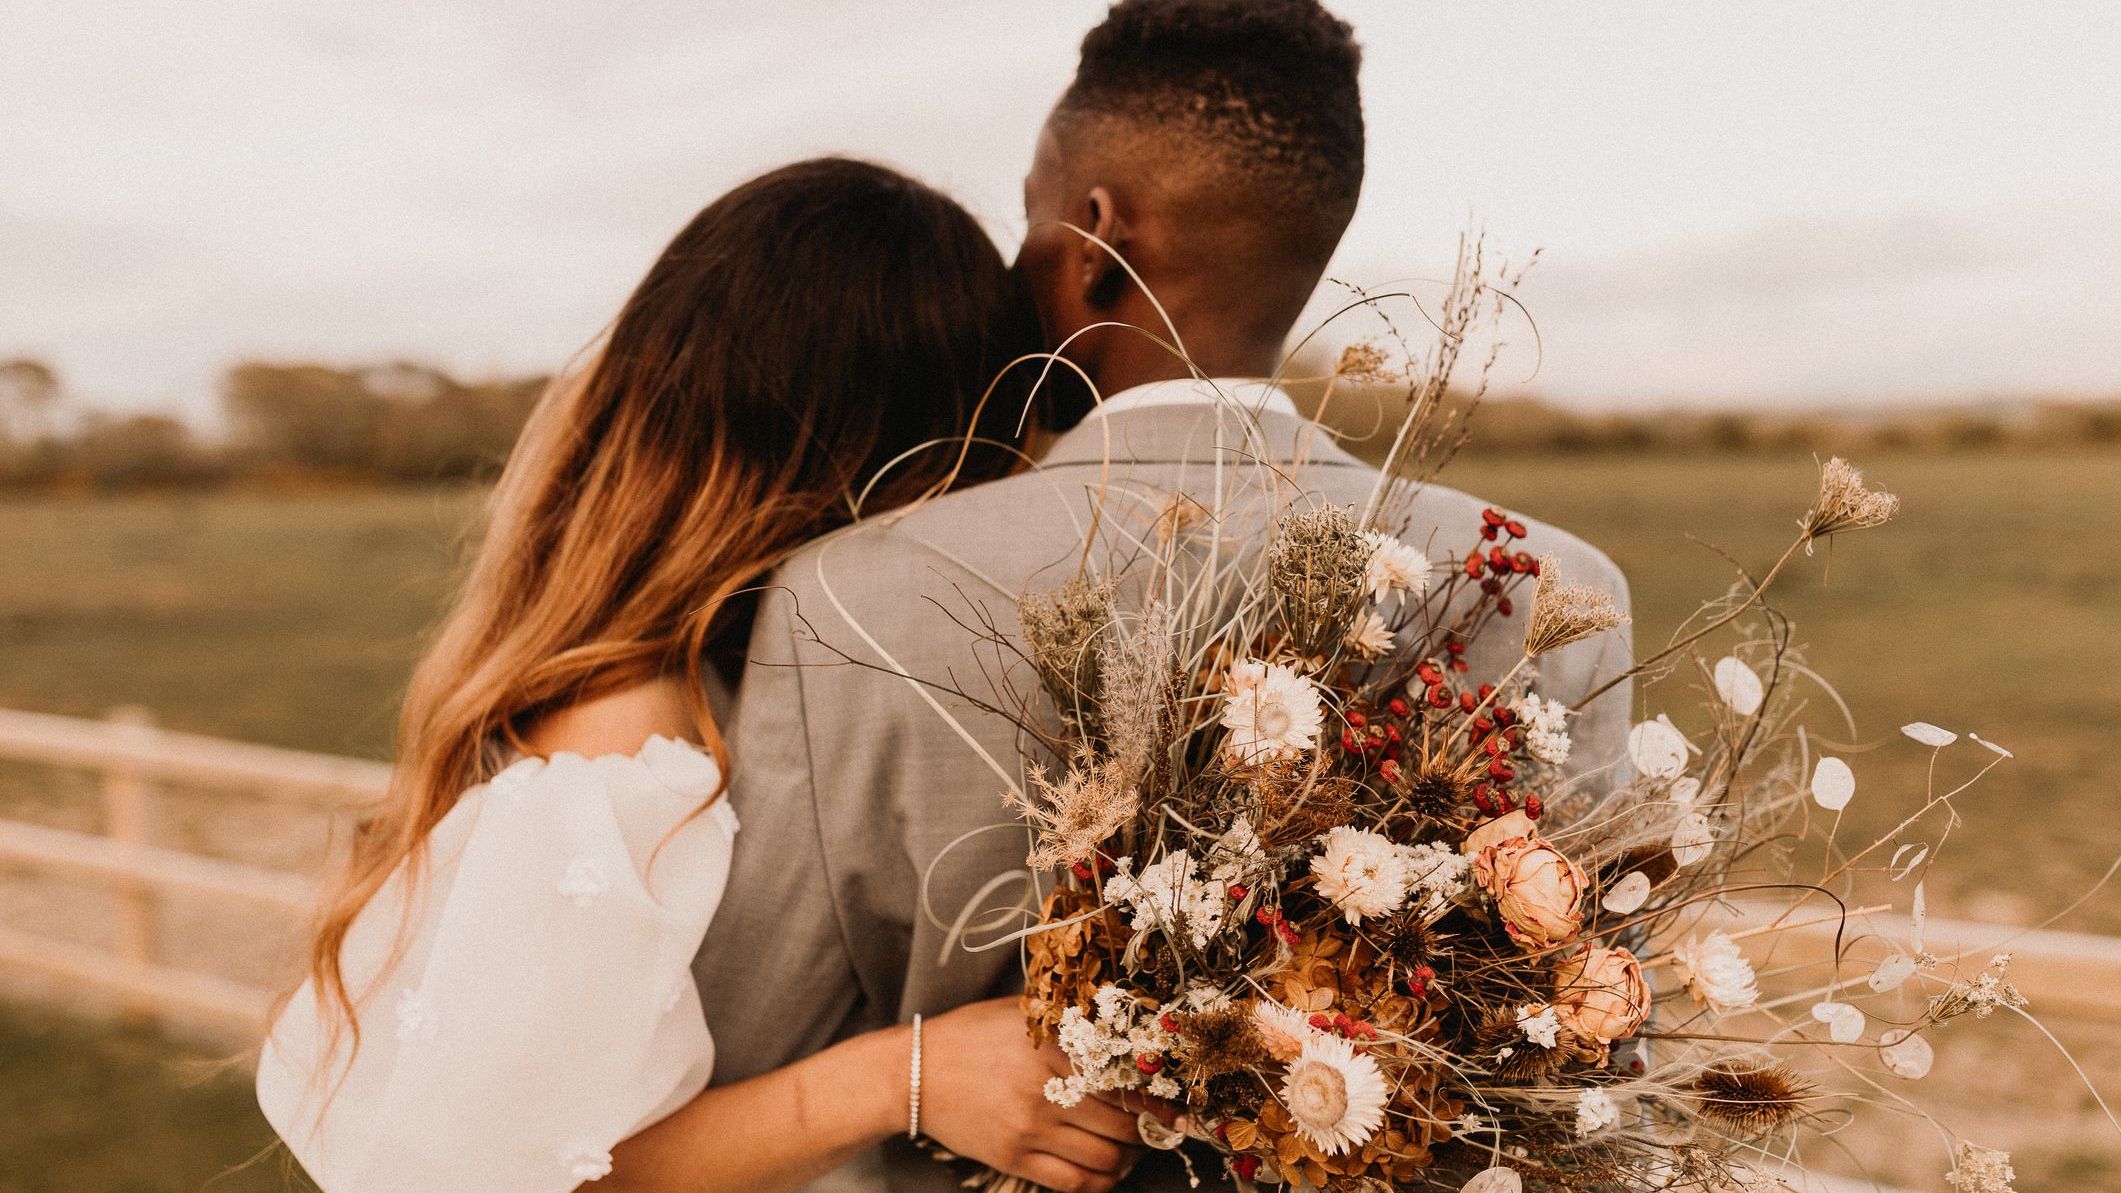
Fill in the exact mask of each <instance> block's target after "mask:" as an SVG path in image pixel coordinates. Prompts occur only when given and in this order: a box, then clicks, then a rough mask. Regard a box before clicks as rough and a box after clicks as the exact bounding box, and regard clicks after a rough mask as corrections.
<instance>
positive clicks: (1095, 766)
mask: <svg viewBox="0 0 2121 1193" xmlns="http://www.w3.org/2000/svg"><path fill="white" fill-rule="evenodd" d="M1026 786H1027V787H1028V788H1029V789H1030V791H1029V794H1019V793H1017V792H1014V791H1010V792H1007V793H1005V797H1004V798H1006V799H1007V800H1008V801H1009V803H1010V804H1011V805H1013V806H1014V807H1015V808H1016V809H1017V810H1018V811H1020V812H1022V813H1023V814H1024V818H1025V819H1026V820H1029V821H1030V822H1031V823H1032V824H1033V825H1034V826H1035V827H1036V828H1037V829H1038V840H1037V842H1036V843H1035V844H1034V846H1033V847H1032V850H1031V856H1030V857H1028V858H1026V859H1024V864H1025V865H1027V866H1030V867H1031V868H1032V869H1033V870H1039V871H1044V870H1051V869H1053V868H1054V867H1055V866H1069V865H1074V864H1075V863H1076V862H1081V861H1088V860H1089V858H1090V856H1091V855H1092V854H1094V853H1096V852H1097V847H1098V846H1099V845H1102V844H1104V843H1105V840H1106V838H1108V837H1110V836H1111V835H1112V834H1113V833H1116V832H1118V831H1119V829H1120V826H1121V825H1123V824H1125V823H1127V821H1129V820H1131V819H1133V818H1134V813H1135V812H1137V811H1139V810H1140V808H1141V793H1140V792H1139V791H1138V790H1136V789H1135V787H1134V786H1133V784H1131V783H1128V782H1127V781H1126V776H1125V775H1123V774H1122V773H1121V772H1120V769H1119V767H1118V765H1117V764H1116V763H1115V762H1114V761H1113V760H1112V759H1109V758H1106V759H1100V760H1097V761H1089V760H1083V761H1079V762H1077V763H1076V764H1075V765H1073V766H1070V767H1069V768H1068V773H1067V774H1066V775H1063V776H1062V777H1061V779H1060V781H1059V782H1055V781H1053V780H1052V779H1049V778H1047V777H1046V769H1045V768H1044V767H1042V766H1037V765H1034V766H1033V767H1032V768H1031V773H1030V774H1029V776H1028V782H1027V784H1026Z"/></svg>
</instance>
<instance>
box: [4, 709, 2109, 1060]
mask: <svg viewBox="0 0 2121 1193" xmlns="http://www.w3.org/2000/svg"><path fill="white" fill-rule="evenodd" d="M0 759H14V760H17V761H25V762H31V763H39V764H44V765H48V766H55V767H69V768H77V769H86V770H90V771H94V772H96V773H98V774H99V775H100V776H101V778H102V787H101V792H102V799H103V811H104V822H105V831H104V832H103V833H101V834H97V833H86V832H76V831H72V830H68V829H58V828H50V827H46V826H43V825H36V824H28V823H25V822H22V821H15V820H6V819H0V868H8V869H20V868H26V869H29V870H32V871H37V872H41V873H47V874H60V875H66V876H70V877H75V878H85V879H88V880H91V881H96V882H101V883H105V884H107V885H108V886H109V887H111V888H112V889H113V890H114V891H115V892H116V894H117V897H118V923H117V932H116V943H115V947H114V948H113V949H111V950H109V951H104V950H97V949H92V948H89V947H87V946H84V945H80V944H77V943H71V942H66V941H58V940H52V939H48V938H44V937H40V936H33V935H30V934H28V933H25V932H22V931H21V930H20V929H19V928H16V927H11V926H8V925H5V924H0V964H4V965H6V966H9V967H17V966H19V967H24V968H34V969H39V970H43V971H45V972H47V973H52V974H56V975H59V976H60V977H62V978H65V979H67V980H70V981H75V982H80V983H84V984H87V985H92V986H95V987H99V988H102V989H104V990H107V991H110V992H112V993H115V994H117V995H118V996H119V997H120V999H121V1000H122V1001H123V1003H124V1005H125V1006H126V1007H127V1008H128V1009H130V1010H132V1011H134V1012H136V1013H138V1014H141V1015H162V1014H170V1013H184V1014H191V1015H203V1016H205V1017H207V1018H210V1019H214V1020H219V1021H221V1023H222V1025H223V1026H236V1027H243V1028H250V1027H255V1026H257V1025H258V1023H259V1016H260V1014H261V1013H262V1011H263V1009H264V1008H265V1006H266V1005H267V1004H268V1002H269V998H268V995H267V994H266V992H264V991H261V990H258V989H256V988H253V987H249V986H244V985H242V984H240V983H234V982H230V981H228V980H226V979H224V978H220V977H216V976H213V975H209V974H202V973H197V972H193V971H188V970H184V969H181V968H177V967H174V966H171V965H169V964H166V963H164V962H163V961H162V960H160V952H161V950H160V949H159V948H158V947H157V943H158V942H157V939H156V918H157V917H156V914H155V913H156V900H157V899H158V898H159V897H160V896H161V895H163V894H165V893H172V892H175V893H184V894H190V895H203V896H207V897H211V898H216V899H221V900H226V901H228V902H230V903H234V904H239V905H246V906H248V907H249V908H250V909H251V910H253V911H258V910H263V911H266V912H268V913H278V914H283V915H285V914H291V913H294V912H297V911H299V910H300V909H302V908H304V907H306V906H307V905H308V902H309V900H310V898H311V896H312V894H313V891H314V885H313V882H312V880H311V878H310V877H309V876H307V875H302V874H295V873H290V872H287V871H284V870H274V869H269V868H265V867H259V866H252V865H247V864H244V863H240V862H234V861H227V860H223V859H219V858H210V857H201V856H198V855H196V854H191V853H186V852H183V851H181V850H176V849H170V848H166V847H164V846H160V845H156V844H154V843H152V842H151V841H149V840H148V832H147V825H148V824H149V822H150V817H149V815H148V811H149V807H150V803H151V801H152V800H153V798H154V792H155V788H156V786H157V785H158V784H166V783H181V784H187V785H194V786H206V787H218V788H228V789H241V790H244V791H246V792H250V793H253V794H255V795H257V796H260V797H263V798H266V799H272V800H278V801H283V802H288V803H293V804H296V805H299V806H306V807H311V808H314V809H316V810H317V811H318V812H319V813H320V814H328V813H332V812H338V811H343V810H345V809H347V808H349V807H352V806H354V805H357V804H359V803H362V802H364V801H368V800H372V799H374V798H375V797H376V796H378V795H379V794H380V793H381V792H382V790H383V787H384V784H385V783H386V781H387V780H388V778H389V775H390V768H389V767H387V766H385V765H384V764H382V763H378V762H368V761H363V760H360V759H352V758H337V757H331V756H328V755H322V754H307V753H302V752H300V751H296V750H284V749H278V748H275V747H271V746H258V745H250V744H247V743H243V742H232V741H222V740H219V739H216V738H210V737H201V736H197V735H194V734H186V733H173V732H169V731H166V730H162V729H157V728H155V727H154V726H153V725H152V724H150V723H149V722H148V720H147V717H146V715H145V714H144V713H142V712H140V711H138V710H119V711H117V712H115V713H113V714H112V716H111V719H109V720H107V721H94V720H85V719H81V718H76V717H61V716H52V715H49V714H45V713H29V712H17V711H11V710H0ZM1737 914H1738V916H1739V917H1740V919H1741V921H1743V920H1744V919H1745V918H1746V917H1747V912H1746V911H1745V909H1742V908H1741V909H1739V910H1738V912H1737ZM1775 939H1776V941H1777V942H1778V943H1777V945H1776V947H1777V948H1778V949H1779V950H1788V951H1786V952H1785V953H1784V956H1785V957H1789V956H1791V955H1792V954H1793V953H1794V954H1801V955H1803V956H1805V957H1807V958H1811V959H1817V958H1820V957H1829V956H1831V955H1832V954H1831V950H1832V947H1833V927H1832V925H1829V924H1819V925H1814V926H1812V927H1807V928H1798V929H1795V930H1793V931H1790V932H1785V933H1780V934H1778V935H1777V936H1776V937H1775ZM1928 939H1929V941H1930V942H1931V948H1932V950H1933V951H1939V952H1942V951H1944V949H1945V947H1949V948H1950V949H1952V950H1961V949H1963V950H1966V951H1967V952H1968V953H1970V954H1979V956H1977V957H1976V958H1975V959H1976V961H1977V962H1978V961H1979V960H1985V959H1986V953H1987V952H1988V951H1990V950H1991V949H1998V948H2008V949H2009V950H2010V951H2011V952H2012V954H2013V955H2014V957H2015V959H2016V960H2015V964H2014V965H2013V967H2012V978H2013V980H2014V981H2016V982H2017V983H2018V985H2019V986H2020V987H2021V988H2023V989H2024V990H2025V991H2026V992H2027V993H2028V994H2029V995H2030V996H2032V997H2033V999H2034V1000H2035V1002H2036V1005H2039V1006H2041V1007H2042V1008H2043V1009H2057V1010H2069V1011H2077V1012H2089V1013H2093V1014H2102V1015H2103V1014H2111V1013H2113V1012H2115V1011H2116V1010H2121V938H2112V937H2101V936H2083V935H2076V934H2071V933H2062V932H2048V931H2028V930H2024V929H2016V928H2010V927H2006V926H2003V925H1995V924H1975V923H1966V922H1954V921H1947V920H1934V919H1933V920H1931V921H1930V923H1929V928H1928ZM1940 946H1942V947H1940Z"/></svg>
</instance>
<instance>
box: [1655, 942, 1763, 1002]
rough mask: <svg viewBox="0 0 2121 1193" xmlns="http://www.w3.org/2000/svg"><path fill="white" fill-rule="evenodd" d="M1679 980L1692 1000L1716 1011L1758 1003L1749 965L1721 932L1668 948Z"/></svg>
mask: <svg viewBox="0 0 2121 1193" xmlns="http://www.w3.org/2000/svg"><path fill="white" fill-rule="evenodd" d="M1672 963H1673V965H1675V966H1676V967H1677V968H1678V970H1679V977H1680V979H1681V980H1682V981H1684V982H1685V983H1686V985H1687V989H1689V990H1691V991H1693V992H1694V1001H1696V1002H1704V1003H1707V1004H1708V1005H1709V1008H1710V1009H1711V1010H1714V1011H1717V1012H1719V1013H1720V1012H1724V1011H1742V1010H1744V1009H1745V1008H1747V1007H1750V1006H1752V1005H1753V1004H1754V1003H1755V1002H1758V1001H1759V1000H1760V987H1759V985H1758V984H1757V982H1756V981H1755V979H1754V977H1753V963H1752V962H1750V961H1747V960H1746V959H1745V954H1744V953H1742V952H1740V951H1739V949H1738V945H1737V943H1736V942H1735V941H1733V940H1732V939H1731V938H1730V937H1728V936H1726V935H1724V934H1723V933H1721V932H1711V933H1709V934H1708V935H1707V936H1706V937H1699V936H1697V937H1694V938H1693V939H1691V940H1689V941H1687V942H1686V943H1685V944H1682V945H1677V946H1675V947H1674V948H1673V949H1672Z"/></svg>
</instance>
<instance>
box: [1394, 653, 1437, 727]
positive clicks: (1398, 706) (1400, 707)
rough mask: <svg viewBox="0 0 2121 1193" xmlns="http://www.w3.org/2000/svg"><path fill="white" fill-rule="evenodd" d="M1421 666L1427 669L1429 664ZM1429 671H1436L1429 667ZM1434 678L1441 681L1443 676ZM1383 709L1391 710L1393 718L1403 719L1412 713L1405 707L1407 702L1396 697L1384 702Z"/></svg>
mask: <svg viewBox="0 0 2121 1193" xmlns="http://www.w3.org/2000/svg"><path fill="white" fill-rule="evenodd" d="M1422 666H1423V667H1429V664H1427V663H1423V664H1422ZM1429 670H1431V671H1434V670H1436V668H1434V667H1429ZM1436 678H1438V679H1442V678H1443V676H1442V675H1438V676H1437V677H1436ZM1385 707H1386V708H1387V709H1390V710H1391V712H1392V715H1393V716H1395V717H1403V716H1406V715H1407V714H1408V713H1409V712H1412V711H1413V710H1412V709H1410V708H1408V707H1407V702H1406V701H1404V700H1401V699H1400V698H1399V697H1397V696H1394V697H1392V698H1391V699H1390V700H1388V701H1386V702H1385Z"/></svg>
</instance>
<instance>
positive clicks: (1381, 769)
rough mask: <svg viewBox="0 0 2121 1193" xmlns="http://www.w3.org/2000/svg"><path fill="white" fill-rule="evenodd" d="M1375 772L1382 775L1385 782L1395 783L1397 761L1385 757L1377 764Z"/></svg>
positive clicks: (1397, 776) (1397, 772)
mask: <svg viewBox="0 0 2121 1193" xmlns="http://www.w3.org/2000/svg"><path fill="white" fill-rule="evenodd" d="M1377 773H1378V774H1379V775H1380V776H1382V777H1383V779H1384V781H1385V782H1387V783H1397V782H1399V763H1398V762H1396V761H1394V760H1392V759H1390V758H1387V759H1385V760H1384V761H1383V762H1380V763H1378V764H1377Z"/></svg>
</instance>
